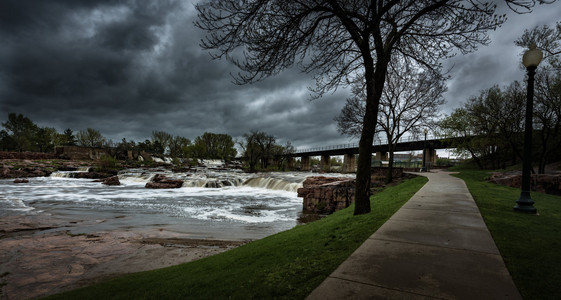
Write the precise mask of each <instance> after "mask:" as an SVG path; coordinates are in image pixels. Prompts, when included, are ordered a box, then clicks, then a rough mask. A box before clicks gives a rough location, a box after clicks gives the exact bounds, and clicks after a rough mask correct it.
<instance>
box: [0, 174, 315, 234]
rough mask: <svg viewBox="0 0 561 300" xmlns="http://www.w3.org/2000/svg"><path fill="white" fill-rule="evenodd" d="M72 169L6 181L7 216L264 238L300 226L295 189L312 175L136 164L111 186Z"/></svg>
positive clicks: (1, 184) (91, 227)
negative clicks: (158, 182)
mask: <svg viewBox="0 0 561 300" xmlns="http://www.w3.org/2000/svg"><path fill="white" fill-rule="evenodd" d="M82 171H87V169H84V170H82ZM73 173H74V172H56V173H53V174H52V175H51V176H50V177H38V178H30V179H29V183H25V184H14V183H13V180H0V189H1V191H2V194H1V195H0V217H1V216H7V215H22V214H45V215H50V216H53V217H57V218H58V219H63V220H67V221H68V222H69V223H71V224H83V225H82V226H78V225H76V226H74V227H72V228H69V229H68V230H69V231H71V232H74V233H89V232H95V231H99V230H131V231H138V232H142V233H145V234H146V235H154V234H157V233H158V232H167V233H173V234H179V235H182V236H188V237H193V238H216V239H258V238H262V237H264V236H267V235H271V234H274V233H276V232H279V231H283V230H286V229H289V228H292V227H294V226H295V225H297V224H298V218H299V216H300V214H301V210H302V199H301V198H298V197H297V195H296V190H297V189H298V188H299V187H301V186H302V182H303V181H304V179H305V178H306V176H309V175H310V173H265V174H245V173H241V172H235V171H216V170H215V171H213V170H209V169H204V170H202V169H199V170H197V172H195V173H172V172H169V171H164V170H144V169H132V170H126V171H123V172H121V173H120V174H119V180H120V182H121V185H119V186H105V185H103V184H101V183H99V182H93V181H92V180H89V179H74V178H72V176H73ZM155 174H164V175H166V176H167V177H170V178H174V179H181V180H183V181H184V184H183V187H182V188H179V189H147V188H145V187H144V186H145V184H146V182H148V181H149V180H150V179H151V178H152V177H153V176H155Z"/></svg>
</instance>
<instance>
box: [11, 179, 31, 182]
mask: <svg viewBox="0 0 561 300" xmlns="http://www.w3.org/2000/svg"><path fill="white" fill-rule="evenodd" d="M28 182H29V180H27V179H25V178H23V179H21V178H18V179H15V180H14V183H28Z"/></svg>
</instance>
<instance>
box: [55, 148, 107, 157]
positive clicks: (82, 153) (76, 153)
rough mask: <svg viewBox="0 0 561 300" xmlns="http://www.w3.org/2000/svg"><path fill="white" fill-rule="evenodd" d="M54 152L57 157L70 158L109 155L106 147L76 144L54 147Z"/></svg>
mask: <svg viewBox="0 0 561 300" xmlns="http://www.w3.org/2000/svg"><path fill="white" fill-rule="evenodd" d="M55 153H56V156H57V157H59V158H64V159H72V160H87V159H91V160H98V159H100V158H101V157H103V156H105V155H109V151H108V149H106V148H89V147H78V146H63V147H56V149H55Z"/></svg>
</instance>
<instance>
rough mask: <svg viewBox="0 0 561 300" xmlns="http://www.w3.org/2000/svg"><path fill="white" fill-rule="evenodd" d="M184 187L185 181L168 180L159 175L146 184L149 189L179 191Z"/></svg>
mask: <svg viewBox="0 0 561 300" xmlns="http://www.w3.org/2000/svg"><path fill="white" fill-rule="evenodd" d="M182 186H183V180H176V179H170V178H167V177H166V176H164V175H161V174H157V175H156V176H154V178H152V181H150V182H147V183H146V186H145V187H146V188H149V189H177V188H180V187H182Z"/></svg>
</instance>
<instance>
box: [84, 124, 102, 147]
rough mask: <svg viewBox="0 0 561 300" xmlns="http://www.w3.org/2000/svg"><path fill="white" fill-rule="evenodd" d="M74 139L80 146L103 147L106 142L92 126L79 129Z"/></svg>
mask: <svg viewBox="0 0 561 300" xmlns="http://www.w3.org/2000/svg"><path fill="white" fill-rule="evenodd" d="M76 139H77V140H78V145H79V146H82V147H103V146H105V144H106V142H107V141H106V139H105V138H104V137H103V135H101V133H100V132H99V131H97V130H95V129H92V128H87V129H86V130H80V131H79V132H78V134H77V135H76Z"/></svg>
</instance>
